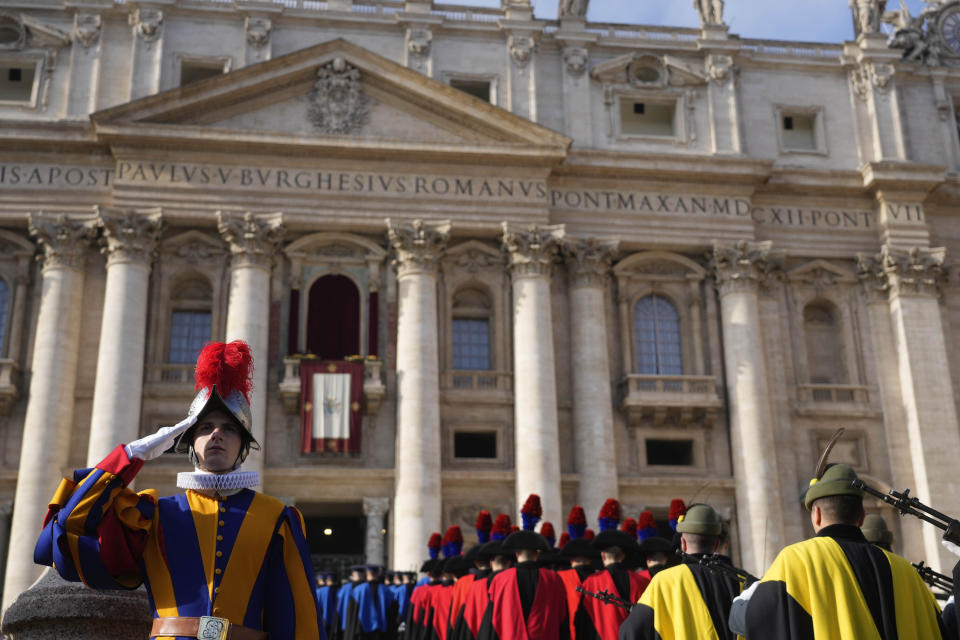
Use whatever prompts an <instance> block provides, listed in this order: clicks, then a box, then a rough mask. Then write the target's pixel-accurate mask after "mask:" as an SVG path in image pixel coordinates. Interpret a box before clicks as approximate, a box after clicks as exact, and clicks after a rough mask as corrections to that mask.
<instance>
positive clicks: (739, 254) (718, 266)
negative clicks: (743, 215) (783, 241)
mask: <svg viewBox="0 0 960 640" xmlns="http://www.w3.org/2000/svg"><path fill="white" fill-rule="evenodd" d="M782 261H783V256H782V254H779V253H777V252H774V251H773V243H772V242H770V241H766V242H749V241H747V240H740V241H738V242H735V243H733V244H725V243H719V242H718V243H714V245H713V253H712V254H711V255H710V268H711V270H712V271H713V276H714V279H715V280H716V283H717V287H718V289H719V290H720V295H721V296H724V295H727V294H728V293H737V292H742V291H753V292H756V291H758V290H759V288H760V287H761V286H766V285H767V283H768V282H769V280H770V278H771V276H773V275H774V274H775V273H777V272H778V271H779V269H780V267H781V264H782Z"/></svg>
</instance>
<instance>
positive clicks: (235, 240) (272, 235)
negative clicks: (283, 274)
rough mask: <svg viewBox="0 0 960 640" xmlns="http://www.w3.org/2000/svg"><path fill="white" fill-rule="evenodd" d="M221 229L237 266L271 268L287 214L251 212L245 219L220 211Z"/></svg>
mask: <svg viewBox="0 0 960 640" xmlns="http://www.w3.org/2000/svg"><path fill="white" fill-rule="evenodd" d="M217 228H218V229H219V231H220V235H221V236H223V239H224V240H226V241H227V242H228V243H229V245H230V253H231V254H232V255H233V260H232V266H233V267H238V266H255V267H261V268H264V269H269V268H270V267H271V265H272V264H273V257H274V255H275V254H276V251H277V248H278V246H279V244H280V240H281V239H282V237H283V233H284V226H283V214H280V213H270V214H259V215H256V214H253V213H251V212H250V211H247V212H246V213H244V214H243V215H242V216H241V215H237V214H231V213H228V212H224V211H218V212H217Z"/></svg>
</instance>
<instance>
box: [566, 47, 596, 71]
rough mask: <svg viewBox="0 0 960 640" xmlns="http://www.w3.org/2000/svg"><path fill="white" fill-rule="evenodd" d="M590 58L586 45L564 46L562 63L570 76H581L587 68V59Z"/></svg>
mask: <svg viewBox="0 0 960 640" xmlns="http://www.w3.org/2000/svg"><path fill="white" fill-rule="evenodd" d="M589 59H590V52H589V51H587V48H586V47H578V46H572V47H564V48H563V64H564V65H565V66H566V68H567V73H569V74H570V75H572V76H582V75H583V74H584V72H585V71H586V70H587V61H588V60H589Z"/></svg>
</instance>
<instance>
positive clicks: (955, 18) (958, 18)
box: [940, 7, 960, 54]
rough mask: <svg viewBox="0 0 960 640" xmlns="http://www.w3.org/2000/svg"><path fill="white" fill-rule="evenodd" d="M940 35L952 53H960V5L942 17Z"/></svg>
mask: <svg viewBox="0 0 960 640" xmlns="http://www.w3.org/2000/svg"><path fill="white" fill-rule="evenodd" d="M940 36H941V37H942V38H943V41H944V42H945V43H946V45H947V48H948V49H950V52H951V53H955V54H960V7H958V8H954V9H952V10H950V11H948V12H947V13H945V14H944V15H943V17H942V18H940Z"/></svg>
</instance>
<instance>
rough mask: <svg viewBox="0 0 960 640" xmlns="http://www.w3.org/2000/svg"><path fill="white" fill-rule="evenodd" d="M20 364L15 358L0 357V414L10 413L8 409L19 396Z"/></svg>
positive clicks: (11, 407)
mask: <svg viewBox="0 0 960 640" xmlns="http://www.w3.org/2000/svg"><path fill="white" fill-rule="evenodd" d="M19 385H20V366H19V365H18V364H17V362H16V361H15V360H10V359H8V358H3V359H0V416H6V415H10V410H11V409H13V405H14V404H15V403H16V401H17V399H18V398H19V397H20V389H19Z"/></svg>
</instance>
